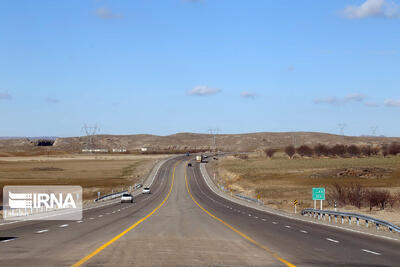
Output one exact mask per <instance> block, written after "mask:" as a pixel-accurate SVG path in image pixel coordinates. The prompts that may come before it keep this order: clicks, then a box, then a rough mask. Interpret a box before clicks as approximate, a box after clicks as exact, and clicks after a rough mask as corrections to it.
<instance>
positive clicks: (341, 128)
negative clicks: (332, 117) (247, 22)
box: [338, 123, 347, 135]
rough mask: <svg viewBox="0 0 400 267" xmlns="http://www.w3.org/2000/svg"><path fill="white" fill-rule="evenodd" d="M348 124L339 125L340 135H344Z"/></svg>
mask: <svg viewBox="0 0 400 267" xmlns="http://www.w3.org/2000/svg"><path fill="white" fill-rule="evenodd" d="M346 126H347V125H346V123H339V124H338V127H339V130H340V135H344V128H346Z"/></svg>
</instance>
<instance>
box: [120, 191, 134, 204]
mask: <svg viewBox="0 0 400 267" xmlns="http://www.w3.org/2000/svg"><path fill="white" fill-rule="evenodd" d="M124 202H130V203H133V196H132V195H131V194H129V193H124V194H122V197H121V203H124Z"/></svg>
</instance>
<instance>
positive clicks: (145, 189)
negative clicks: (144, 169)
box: [142, 187, 150, 194]
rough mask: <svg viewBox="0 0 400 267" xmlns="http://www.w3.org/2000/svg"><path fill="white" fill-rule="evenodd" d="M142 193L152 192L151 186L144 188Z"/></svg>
mask: <svg viewBox="0 0 400 267" xmlns="http://www.w3.org/2000/svg"><path fill="white" fill-rule="evenodd" d="M142 194H150V188H148V187H145V188H143V190H142Z"/></svg>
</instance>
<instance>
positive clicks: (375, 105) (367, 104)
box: [365, 102, 379, 108]
mask: <svg viewBox="0 0 400 267" xmlns="http://www.w3.org/2000/svg"><path fill="white" fill-rule="evenodd" d="M365 105H366V106H367V107H370V108H377V107H379V104H378V103H376V102H366V103H365Z"/></svg>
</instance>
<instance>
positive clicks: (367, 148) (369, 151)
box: [360, 146, 372, 157]
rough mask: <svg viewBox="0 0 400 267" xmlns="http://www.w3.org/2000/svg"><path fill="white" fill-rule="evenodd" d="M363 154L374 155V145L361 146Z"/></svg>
mask: <svg viewBox="0 0 400 267" xmlns="http://www.w3.org/2000/svg"><path fill="white" fill-rule="evenodd" d="M360 151H361V154H362V155H364V156H367V157H370V156H371V155H372V147H371V146H362V147H361V148H360Z"/></svg>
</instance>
